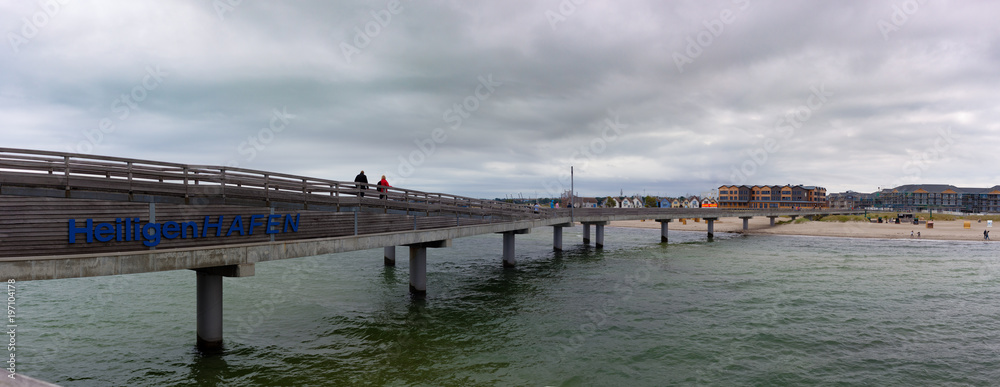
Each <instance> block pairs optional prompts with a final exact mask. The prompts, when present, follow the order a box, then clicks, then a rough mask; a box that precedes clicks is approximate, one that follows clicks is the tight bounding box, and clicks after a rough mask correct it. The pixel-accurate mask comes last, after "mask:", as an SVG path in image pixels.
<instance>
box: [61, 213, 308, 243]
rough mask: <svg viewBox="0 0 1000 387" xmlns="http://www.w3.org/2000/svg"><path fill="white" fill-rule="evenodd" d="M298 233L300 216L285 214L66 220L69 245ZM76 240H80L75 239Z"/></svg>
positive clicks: (157, 241)
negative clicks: (160, 220)
mask: <svg viewBox="0 0 1000 387" xmlns="http://www.w3.org/2000/svg"><path fill="white" fill-rule="evenodd" d="M298 231H299V214H295V216H294V217H292V215H291V214H288V215H280V214H275V215H250V216H247V217H245V218H244V217H243V216H241V215H236V216H234V217H233V218H232V219H227V218H226V217H225V216H222V215H220V216H217V217H213V216H206V217H205V220H204V221H203V222H163V223H150V222H146V223H143V222H142V221H141V220H140V219H139V218H124V219H122V218H117V219H115V222H114V223H94V220H93V219H87V220H85V221H83V222H77V220H76V219H70V220H69V244H74V243H77V242H78V241H83V240H86V243H93V242H112V241H114V242H130V241H137V242H138V241H142V244H143V245H145V246H147V247H155V246H156V245H159V244H160V241H162V240H164V239H167V240H170V239H177V238H181V239H188V238H207V237H209V236H212V235H214V236H216V237H228V236H231V235H233V234H238V235H240V236H246V235H254V232H257V233H258V234H259V233H264V234H281V233H286V232H298ZM78 237H79V239H78Z"/></svg>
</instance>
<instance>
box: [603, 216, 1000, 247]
mask: <svg viewBox="0 0 1000 387" xmlns="http://www.w3.org/2000/svg"><path fill="white" fill-rule="evenodd" d="M788 220H789V218H778V219H777V221H778V222H781V221H788ZM971 222H972V223H971V227H972V228H971V229H966V228H965V227H964V223H965V221H964V220H951V221H940V220H936V221H934V228H927V226H926V225H925V224H920V225H919V226H918V225H913V224H893V223H864V222H844V223H840V222H816V221H809V222H804V223H786V224H779V225H776V226H774V227H771V226H770V220H769V219H768V218H766V217H756V218H753V219H750V225H749V230H747V231H744V230H743V220H742V219H739V218H723V219H719V220H717V221H715V232H716V233H720V232H733V233H746V234H774V235H812V236H827V237H846V238H898V239H903V238H911V236H910V233H911V232H912V233H913V236H912V238H917V237H918V236H917V233H918V232H919V233H920V236H919V238H921V239H933V240H968V241H980V240H983V231H984V230H991V231H990V239H991V240H992V239H993V238H1000V233H994V232H993V231H992V230H993V229H995V228H1000V227H994V228H987V227H986V225H987V223H986V222H985V221H983V222H982V223H978V222H976V221H975V220H973V221H971ZM609 226H611V227H632V228H655V229H659V228H660V224H659V223H657V222H655V221H652V220H647V221H640V220H625V221H613V222H611V224H610V225H609ZM668 227H669V228H670V230H679V231H707V230H708V226H707V224H706V223H705V221H704V220H702V221H700V222H695V221H693V220H692V219H688V220H687V224H686V225H685V224H682V223H681V222H680V221H678V220H674V221H673V222H670V225H669V226H668Z"/></svg>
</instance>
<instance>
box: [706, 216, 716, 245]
mask: <svg viewBox="0 0 1000 387" xmlns="http://www.w3.org/2000/svg"><path fill="white" fill-rule="evenodd" d="M705 222H706V223H708V239H709V240H712V239H713V238H715V218H705Z"/></svg>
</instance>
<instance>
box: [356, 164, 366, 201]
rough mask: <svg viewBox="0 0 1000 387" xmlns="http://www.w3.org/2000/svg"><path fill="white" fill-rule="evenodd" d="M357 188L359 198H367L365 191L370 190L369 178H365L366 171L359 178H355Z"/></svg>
mask: <svg viewBox="0 0 1000 387" xmlns="http://www.w3.org/2000/svg"><path fill="white" fill-rule="evenodd" d="M354 182H355V183H356V184H354V186H355V187H357V189H358V197H359V198H363V197H365V190H366V189H368V176H365V171H364V170H362V171H361V173H359V174H358V175H357V176H355V177H354Z"/></svg>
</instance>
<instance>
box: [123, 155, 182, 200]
mask: <svg viewBox="0 0 1000 387" xmlns="http://www.w3.org/2000/svg"><path fill="white" fill-rule="evenodd" d="M131 164H132V163H129V167H130V168H129V169H130V170H131ZM130 174H131V173H130ZM131 191H132V186H131V181H129V192H131ZM189 197H190V194H189V192H188V167H187V166H184V203H185V204H191V199H189Z"/></svg>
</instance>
